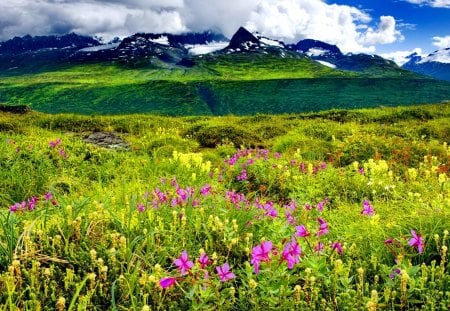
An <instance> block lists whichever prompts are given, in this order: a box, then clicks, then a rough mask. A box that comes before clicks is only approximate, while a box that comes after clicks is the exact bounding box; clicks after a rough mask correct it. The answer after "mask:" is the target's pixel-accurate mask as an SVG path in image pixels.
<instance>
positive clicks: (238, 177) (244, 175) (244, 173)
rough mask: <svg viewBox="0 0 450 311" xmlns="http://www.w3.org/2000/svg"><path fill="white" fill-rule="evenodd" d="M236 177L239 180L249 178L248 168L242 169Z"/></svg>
mask: <svg viewBox="0 0 450 311" xmlns="http://www.w3.org/2000/svg"><path fill="white" fill-rule="evenodd" d="M236 179H237V180H238V181H244V180H247V170H245V169H243V170H242V171H241V174H240V175H238V176H237V177H236Z"/></svg>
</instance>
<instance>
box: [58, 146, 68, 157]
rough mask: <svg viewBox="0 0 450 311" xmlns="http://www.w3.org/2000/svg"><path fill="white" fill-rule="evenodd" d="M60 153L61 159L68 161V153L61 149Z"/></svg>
mask: <svg viewBox="0 0 450 311" xmlns="http://www.w3.org/2000/svg"><path fill="white" fill-rule="evenodd" d="M58 153H59V155H60V156H61V157H63V158H64V159H67V158H68V156H67V153H66V152H65V151H64V148H59V150H58Z"/></svg>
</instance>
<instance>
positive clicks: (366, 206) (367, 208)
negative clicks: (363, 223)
mask: <svg viewBox="0 0 450 311" xmlns="http://www.w3.org/2000/svg"><path fill="white" fill-rule="evenodd" d="M374 211H375V210H374V209H373V206H372V205H371V204H370V202H369V200H364V203H363V210H362V211H361V214H363V215H367V216H373V213H374Z"/></svg>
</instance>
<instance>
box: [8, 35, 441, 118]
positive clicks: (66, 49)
mask: <svg viewBox="0 0 450 311" xmlns="http://www.w3.org/2000/svg"><path fill="white" fill-rule="evenodd" d="M70 36H72V37H73V42H71V41H70V40H69V39H67V40H66V39H55V38H47V37H29V36H27V37H24V38H16V39H14V40H13V41H16V43H15V44H12V43H11V42H8V41H7V42H8V43H7V44H6V43H5V42H4V43H2V44H1V47H2V48H3V49H4V50H3V53H0V77H1V83H0V103H4V104H7V105H15V104H27V105H30V106H31V107H33V108H34V109H37V110H40V111H45V112H51V113H57V112H70V113H84V114H91V113H93V114H117V113H139V112H151V113H160V114H168V115H211V114H215V115H226V114H237V115H239V114H254V113H292V112H303V111H318V110H324V109H330V108H358V107H377V106H379V105H384V106H396V105H399V104H402V105H409V104H420V103H435V102H440V101H445V100H449V99H450V83H448V82H445V81H438V80H435V79H432V78H429V77H425V76H422V75H418V74H416V73H413V72H410V71H407V70H404V69H402V68H399V67H398V66H397V65H395V64H393V63H392V62H390V61H387V60H385V59H383V58H381V57H378V56H372V55H364V54H343V53H342V52H341V51H340V50H339V49H338V48H337V47H336V46H333V45H330V44H327V43H324V42H320V41H317V40H302V41H300V42H298V43H297V44H295V45H288V44H285V43H283V42H281V41H278V40H273V39H271V38H267V37H264V36H262V35H260V34H258V33H251V32H249V31H247V30H246V29H245V28H240V29H238V31H237V32H236V33H235V34H234V35H233V36H232V38H231V39H230V40H227V39H226V38H225V37H224V36H222V35H219V34H215V33H212V32H205V33H187V34H180V35H173V34H167V33H163V34H153V33H137V34H134V35H132V36H129V37H126V38H123V39H122V40H114V41H112V42H109V43H107V44H102V43H101V42H100V41H98V40H96V39H95V38H83V37H81V36H79V37H78V36H76V35H69V37H67V38H70ZM27 42H32V44H31V43H27ZM61 42H62V43H61ZM57 44H59V45H57ZM13 51H14V52H13Z"/></svg>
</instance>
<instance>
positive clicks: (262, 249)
mask: <svg viewBox="0 0 450 311" xmlns="http://www.w3.org/2000/svg"><path fill="white" fill-rule="evenodd" d="M272 248H273V245H272V242H271V241H266V242H262V243H261V244H260V245H257V246H255V247H253V249H252V260H251V261H250V263H251V264H252V265H253V266H254V270H255V273H256V274H258V272H259V263H260V262H264V261H269V260H270V257H269V253H270V251H271V250H272Z"/></svg>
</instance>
